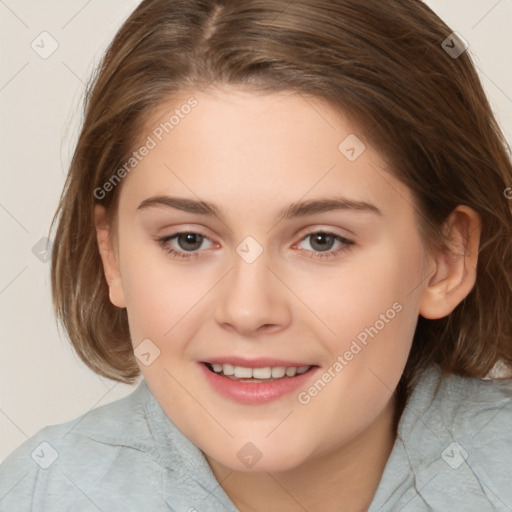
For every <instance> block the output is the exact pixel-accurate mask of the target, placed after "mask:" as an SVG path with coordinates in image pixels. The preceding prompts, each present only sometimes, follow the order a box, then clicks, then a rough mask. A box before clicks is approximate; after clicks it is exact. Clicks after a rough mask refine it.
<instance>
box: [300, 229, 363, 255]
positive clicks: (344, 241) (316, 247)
mask: <svg viewBox="0 0 512 512" xmlns="http://www.w3.org/2000/svg"><path fill="white" fill-rule="evenodd" d="M308 239H311V242H310V246H311V247H312V248H313V255H312V256H307V257H308V258H318V259H326V258H334V257H336V256H338V254H340V253H342V252H344V251H348V250H350V249H351V248H352V247H351V246H352V245H354V242H353V241H352V240H349V239H348V238H344V237H342V236H340V235H337V234H336V233H330V232H326V231H315V232H312V233H308V234H307V235H306V236H305V237H304V238H303V239H302V240H301V243H302V242H303V241H305V240H308ZM335 242H338V243H339V244H340V245H339V246H338V248H337V249H331V250H329V249H330V248H331V247H332V246H333V245H334V243H335ZM318 251H319V252H318ZM306 252H308V251H306Z"/></svg>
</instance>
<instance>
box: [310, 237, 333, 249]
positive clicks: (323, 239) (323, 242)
mask: <svg viewBox="0 0 512 512" xmlns="http://www.w3.org/2000/svg"><path fill="white" fill-rule="evenodd" d="M318 240H320V246H319V249H320V250H321V251H327V250H329V248H330V246H331V245H332V243H333V241H334V237H333V236H332V235H328V234H327V233H317V234H316V235H314V236H313V242H312V243H311V246H312V247H314V246H315V244H316V243H317V241H318ZM326 242H327V243H326ZM326 245H328V246H329V247H326Z"/></svg>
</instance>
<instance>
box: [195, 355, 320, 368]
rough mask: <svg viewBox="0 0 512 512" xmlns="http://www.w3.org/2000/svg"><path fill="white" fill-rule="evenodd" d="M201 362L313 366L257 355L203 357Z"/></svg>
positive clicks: (247, 365)
mask: <svg viewBox="0 0 512 512" xmlns="http://www.w3.org/2000/svg"><path fill="white" fill-rule="evenodd" d="M202 362H203V363H211V364H213V363H217V364H230V365H232V366H242V367H243V368H266V367H268V366H270V367H275V366H284V367H286V368H288V367H290V366H296V367H297V368H300V367H301V366H315V365H313V364H311V363H305V362H300V361H299V362H298V361H291V360H284V359H275V358H271V357H259V358H257V359H245V358H243V357H233V356H226V357H212V358H209V359H205V360H204V361H202Z"/></svg>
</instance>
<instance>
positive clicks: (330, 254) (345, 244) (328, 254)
mask: <svg viewBox="0 0 512 512" xmlns="http://www.w3.org/2000/svg"><path fill="white" fill-rule="evenodd" d="M318 234H322V235H328V236H333V237H334V238H335V239H336V240H338V241H339V242H341V243H342V245H341V246H340V247H339V248H338V249H333V250H330V251H323V252H315V254H316V256H307V257H308V258H311V259H318V260H323V259H329V258H334V257H336V256H338V255H339V254H341V253H343V252H345V251H350V250H351V249H352V245H354V242H353V241H352V240H349V239H348V238H344V237H342V236H340V235H337V234H336V233H332V232H329V231H312V232H310V233H308V234H307V235H305V236H304V237H303V238H301V240H300V242H302V241H303V240H305V239H307V238H308V237H310V236H312V235H318ZM179 235H201V233H196V232H194V231H180V232H178V233H175V234H174V235H170V236H166V237H163V238H158V239H157V240H156V241H157V243H158V245H160V247H162V249H163V250H164V251H165V252H167V253H168V254H170V255H171V256H172V257H173V258H174V259H178V260H190V259H195V258H198V257H201V252H200V251H195V252H190V253H186V252H182V251H177V250H176V249H174V248H173V247H171V246H170V245H169V242H170V241H171V240H172V239H174V238H177V237H178V236H179ZM201 236H202V237H203V239H206V240H209V238H208V237H206V236H204V235H201ZM300 242H299V243H300ZM306 252H310V251H307V250H306Z"/></svg>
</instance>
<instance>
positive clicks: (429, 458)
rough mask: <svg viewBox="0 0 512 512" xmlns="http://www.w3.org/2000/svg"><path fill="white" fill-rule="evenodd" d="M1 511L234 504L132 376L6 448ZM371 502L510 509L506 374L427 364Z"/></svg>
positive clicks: (510, 417)
mask: <svg viewBox="0 0 512 512" xmlns="http://www.w3.org/2000/svg"><path fill="white" fill-rule="evenodd" d="M438 383H439V384H440V385H439V388H438V389H437V390H436V386H437V384H438ZM342 510H343V505H342V504H340V511H342ZM0 511H2V512H25V511H31V512H43V511H44V512H65V511H66V512H67V511H69V512H77V511H78V512H98V511H101V512H131V511H137V512H141V511H147V512H160V511H162V512H163V511H165V512H169V511H175V512H195V511H197V512H237V509H236V507H235V506H234V505H233V503H232V502H231V501H230V499H229V498H228V496H227V495H226V494H225V492H224V491H223V489H222V487H221V486H220V485H219V483H218V482H217V480H216V479H215V477H214V475H213V473H212V472H211V470H210V467H209V465H208V463H207V462H206V459H205V458H204V456H203V454H202V452H201V451H200V450H199V449H198V448H197V447H196V446H195V445H194V444H192V443H191V442H190V441H189V440H188V439H187V438H186V437H185V436H184V435H183V434H182V433H181V432H180V431H179V430H178V429H177V428H176V427H175V426H174V424H173V423H172V422H171V421H170V420H169V418H168V417H167V416H166V414H165V413H164V411H163V410H162V408H161V407H160V405H159V404H158V402H157V401H156V399H155V398H154V396H153V394H152V393H151V391H150V390H149V388H148V386H147V383H146V382H145V381H144V380H143V381H141V382H140V384H139V385H138V387H137V388H136V389H135V390H134V391H133V392H132V393H131V394H130V395H128V396H127V397H125V398H122V399H121V400H117V401H115V402H112V403H110V404H107V405H104V406H102V407H98V408H96V409H93V410H92V411H90V412H88V413H86V414H84V415H82V416H80V417H78V418H76V419H75V420H72V421H69V422H67V423H62V424H59V425H50V426H47V427H45V428H43V429H42V430H40V431H39V432H38V433H37V434H35V435H34V436H33V437H31V438H30V439H28V440H27V441H25V442H24V443H23V444H22V445H21V446H19V447H18V448H17V449H16V450H14V451H13V452H12V453H11V454H10V455H9V456H8V457H7V459H6V460H5V461H4V462H3V464H2V465H0ZM381 511H390V512H391V511H392V512H399V511H400V512H423V511H442V512H446V511H450V512H452V511H453V512H462V511H463V512H473V511H474V512H488V511H489V512H490V511H499V512H511V511H512V381H489V380H482V379H465V378H462V377H457V376H448V377H446V378H444V379H442V380H440V372H439V370H438V369H437V368H436V367H432V368H430V369H429V370H428V371H427V372H426V373H425V374H424V375H423V376H422V378H421V380H420V381H419V383H418V385H417V386H416V388H415V389H414V391H413V394H412V395H411V397H410V399H409V402H408V404H407V406H406V408H405V410H404V412H403V414H402V417H401V420H400V424H399V427H398V436H397V439H396V442H395V445H394V447H393V450H392V452H391V455H390V457H389V459H388V461H387V464H386V467H385V469H384V473H383V475H382V479H381V481H380V484H379V487H378V489H377V491H376V493H375V496H374V498H373V501H372V504H371V506H370V508H369V509H368V512H381Z"/></svg>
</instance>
